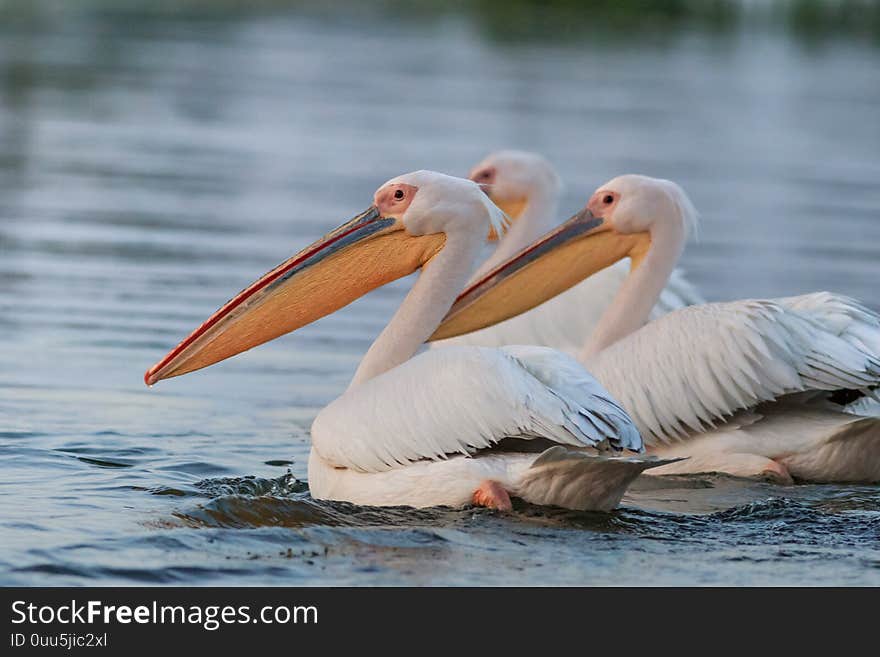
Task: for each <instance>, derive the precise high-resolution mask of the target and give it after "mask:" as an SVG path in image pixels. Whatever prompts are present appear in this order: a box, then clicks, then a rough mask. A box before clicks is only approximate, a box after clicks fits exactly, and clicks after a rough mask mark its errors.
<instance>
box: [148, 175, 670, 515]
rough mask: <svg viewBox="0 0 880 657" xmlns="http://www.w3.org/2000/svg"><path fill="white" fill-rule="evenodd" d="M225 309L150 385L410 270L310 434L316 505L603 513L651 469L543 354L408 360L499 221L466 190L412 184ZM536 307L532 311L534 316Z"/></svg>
mask: <svg viewBox="0 0 880 657" xmlns="http://www.w3.org/2000/svg"><path fill="white" fill-rule="evenodd" d="M373 201H374V202H373V205H372V206H371V207H370V208H369V209H368V210H367V211H365V212H363V213H361V214H360V215H358V216H356V217H355V218H353V219H352V220H351V221H349V222H347V223H345V224H343V225H342V226H340V227H339V228H338V229H336V230H334V231H332V232H331V233H329V234H328V235H326V236H325V237H323V238H321V239H320V240H318V241H317V242H315V243H314V244H312V245H311V246H309V247H308V248H306V249H304V250H303V251H301V252H300V253H298V254H296V255H295V256H293V257H292V258H290V259H288V260H287V261H285V262H284V263H282V264H281V265H279V266H278V267H276V268H275V269H273V270H271V271H270V272H268V273H267V274H266V275H264V276H263V277H261V278H260V279H258V280H257V281H256V282H255V283H253V284H252V285H251V286H249V287H248V288H246V289H245V290H243V291H242V292H241V293H239V294H238V295H236V296H235V297H234V298H233V299H232V300H231V301H229V302H228V303H227V304H226V305H225V306H223V307H222V308H220V310H218V311H217V312H216V313H215V314H214V315H212V316H211V317H210V318H209V319H208V320H207V321H206V322H205V323H204V324H203V325H202V326H201V327H199V328H198V329H196V330H195V331H194V332H193V333H192V334H191V335H190V336H189V337H187V338H186V339H185V340H184V341H183V342H181V343H180V345H178V346H177V347H176V348H175V349H173V350H172V351H171V352H169V354H168V355H167V356H166V357H165V358H163V359H162V360H161V361H160V362H159V363H157V364H156V365H155V366H154V367H152V368H151V369H150V370H149V371H148V372H147V374H146V376H145V380H146V382H147V383H148V384H152V383H155V382H157V381H159V380H161V379H164V378H169V377H173V376H178V375H181V374H184V373H186V372H190V371H193V370H196V369H199V368H203V367H206V366H208V365H211V364H212V363H215V362H218V361H220V360H222V359H224V358H228V357H230V356H233V355H235V354H238V353H240V352H242V351H244V350H246V349H250V348H252V347H255V346H257V345H259V344H262V343H263V342H266V341H268V340H271V339H273V338H275V337H278V336H280V335H282V334H285V333H288V332H290V331H292V330H295V329H297V328H299V327H301V326H304V325H306V324H309V323H311V322H313V321H315V320H317V319H319V318H320V317H323V316H325V315H327V314H329V313H331V312H335V311H336V310H338V309H339V308H342V307H343V306H345V305H346V304H348V303H350V302H351V301H353V300H354V299H356V298H358V297H359V296H361V295H363V294H366V293H367V292H369V291H370V290H372V289H374V288H376V287H379V286H381V285H384V284H385V283H387V282H389V281H391V280H394V279H397V278H400V277H402V276H405V275H408V274H410V273H412V272H413V271H415V270H417V269H419V270H420V274H419V276H418V279H417V280H416V282H415V284H414V285H413V287H412V289H411V290H410V292H409V293H408V295H407V296H406V298H405V300H404V301H403V303H402V304H401V306H400V307H399V309H398V310H397V312H396V313H395V315H394V317H393V318H392V320H391V321H390V322H389V324H388V325H387V326H386V327H385V329H384V330H383V331H382V332H381V334H380V335H379V336H378V338H377V339H376V340H375V342H374V343H373V344H372V346H371V347H370V349H369V350H368V352H367V353H366V355H365V356H364V358H363V360H362V361H361V363H360V365H359V367H358V369H357V371H356V373H355V375H354V378H353V380H352V382H351V385H350V386H349V388H348V389H347V390H346V391H345V392H344V393H343V394H342V395H341V396H340V397H338V398H337V399H335V400H334V401H333V402H331V403H330V404H329V405H328V406H327V407H326V408H324V409H323V410H322V411H321V412H320V413H319V414H318V416H317V417H316V418H315V420H314V423H313V425H312V431H311V439H312V447H311V452H310V455H309V464H308V471H309V487H310V490H311V493H312V495H313V496H314V497H316V498H320V499H328V500H341V501H347V502H353V503H356V504H363V505H376V506H389V505H393V506H398V505H406V506H413V507H425V506H435V505H449V506H461V505H465V504H470V503H476V504H482V505H485V506H490V507H494V508H499V509H509V508H510V505H511V503H510V497H511V496H513V497H519V498H522V499H524V500H526V501H528V502H532V503H537V504H553V505H557V506H562V507H567V508H572V509H595V510H609V509H611V508H613V507H614V506H616V505H617V504H618V502H619V501H620V498H621V496H622V495H623V492H624V491H625V489H626V487H627V486H628V485H629V483H630V482H631V481H632V480H633V479H634V478H635V477H637V476H638V475H639V473H641V472H642V471H643V470H645V469H646V468H649V467H652V466H656V465H660V464H662V463H664V462H663V461H658V460H656V459H653V458H645V457H642V456H638V455H635V456H620V457H618V456H609V455H608V454H606V453H605V452H617V451H621V450H629V451H631V452H634V453H638V452H640V451H642V449H643V446H642V441H641V437H640V435H639V433H638V430H637V429H636V428H635V426H634V424H633V423H632V421H631V419H630V418H629V417H628V416H627V414H626V413H625V412H624V411H623V410H622V409H621V407H620V406H619V405H618V404H617V403H616V402H615V401H614V400H613V399H612V398H611V396H610V395H608V394H607V393H606V392H605V390H604V389H603V388H602V386H601V385H599V384H598V383H597V382H596V380H595V379H594V378H593V377H592V376H590V374H589V373H588V372H587V371H586V370H585V369H584V368H583V367H582V366H581V365H580V364H579V363H578V362H577V361H576V360H575V359H574V358H572V357H570V356H567V355H565V354H562V353H560V352H558V351H555V350H553V349H550V348H547V347H541V346H536V347H523V346H519V347H504V348H500V349H497V348H485V347H465V346H459V347H454V348H449V349H442V350H430V351H426V352H424V353H420V354H417V352H418V351H419V349H420V348H421V347H422V346H423V344H424V343H425V341H426V340H427V339H428V337H429V336H431V334H432V333H434V331H435V330H436V329H437V327H438V326H439V324H440V322H441V321H442V319H443V317H444V315H445V314H446V313H447V311H448V310H449V309H450V307H451V306H452V304H453V302H454V301H455V298H456V296H457V294H458V292H459V291H460V290H461V289H462V287H463V286H464V285H465V283H466V281H467V280H468V277H469V275H470V274H471V272H472V271H473V269H474V267H475V265H476V259H477V257H478V253H479V251H480V248H481V246H482V243H483V241H484V239H485V235H486V234H487V233H488V232H489V231H493V232H496V233H500V232H501V231H502V230H503V229H504V226H503V216H502V214H501V213H500V211H499V210H498V209H497V208H496V207H495V206H494V205H493V204H492V203H491V201H490V200H489V199H488V197H486V196H485V194H483V193H482V191H481V190H480V188H479V187H478V186H477V185H476V184H475V183H473V182H472V181H468V180H462V179H458V178H452V177H450V176H445V175H442V174H438V173H433V172H428V171H420V172H415V173H411V174H406V175H404V176H400V177H398V178H394V179H392V180H390V181H388V182H387V183H386V184H384V185H383V186H382V187H380V188H379V190H378V191H377V192H376V194H375V195H374V199H373ZM541 300H543V299H534V300H533V301H534V302H535V303H538V302H540V301H541Z"/></svg>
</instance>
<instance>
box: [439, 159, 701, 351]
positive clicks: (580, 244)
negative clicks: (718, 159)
mask: <svg viewBox="0 0 880 657" xmlns="http://www.w3.org/2000/svg"><path fill="white" fill-rule="evenodd" d="M696 221H697V213H696V210H695V209H694V206H693V204H692V203H691V201H690V199H688V197H687V196H686V195H685V193H684V191H683V190H682V189H681V187H679V186H678V185H676V184H675V183H673V182H671V181H669V180H661V179H658V178H650V177H647V176H640V175H624V176H618V177H617V178H614V179H612V180H609V181H608V182H607V183H605V184H604V185H602V186H600V187H599V188H598V189H597V190H596V191H595V192H594V193H593V194H592V196H591V197H590V199H589V201H588V202H587V205H586V206H585V207H584V208H583V209H582V210H580V211H579V212H577V213H576V214H575V215H574V216H572V217H571V218H570V219H569V220H568V221H566V222H565V223H563V224H562V225H561V226H559V227H557V228H555V229H554V230H552V231H550V232H549V233H547V234H545V235H544V236H542V237H541V238H539V239H538V240H537V241H536V242H534V243H533V244H531V245H529V246H527V247H526V248H524V249H522V250H521V251H520V252H519V253H517V254H515V255H514V256H512V257H511V258H510V259H508V260H507V261H505V262H503V263H501V264H500V265H498V266H497V267H495V268H494V269H492V270H490V271H489V272H487V273H486V274H485V275H484V276H483V277H482V278H480V279H479V280H477V281H475V282H473V283H472V284H471V285H470V286H469V287H468V288H467V289H466V290H465V291H464V292H462V294H461V295H460V296H459V297H458V299H457V300H456V302H455V304H454V305H453V306H452V308H451V309H450V311H449V313H448V314H447V316H446V318H445V319H444V321H443V323H442V324H441V325H440V326H439V327H438V328H437V330H436V331H435V332H434V334H433V335H432V336H431V339H432V340H440V339H445V338H450V337H454V336H456V335H462V334H464V333H470V332H471V331H476V330H479V329H481V328H485V327H486V326H491V325H492V324H496V323H498V322H501V321H504V320H505V319H509V318H510V317H513V316H515V315H518V314H520V313H523V312H526V311H528V310H531V309H532V308H534V307H535V306H536V305H538V304H540V303H543V301H544V300H546V299H550V298H552V297H554V296H556V295H557V294H560V293H562V292H564V291H565V290H567V289H569V288H570V287H572V286H573V285H576V284H577V283H579V282H580V281H582V280H584V279H585V278H587V277H589V276H591V275H592V274H594V273H596V272H597V271H600V270H602V269H604V268H606V267H608V266H610V265H612V264H614V263H615V262H617V261H619V260H622V259H623V258H627V257H628V258H630V259H631V261H632V267H633V269H635V268H637V267H639V266H640V265H641V263H642V262H643V261H644V258H645V256H646V255H647V253H648V250H649V249H650V247H651V244H652V241H653V240H655V239H659V238H660V237H661V235H662V236H664V237H666V236H668V235H670V233H671V234H672V235H673V239H672V240H668V241H670V242H674V243H676V244H677V243H679V242H680V243H681V244H682V245H683V244H684V240H685V239H686V236H687V234H688V232H690V231H692V230H693V229H694V228H695V226H696Z"/></svg>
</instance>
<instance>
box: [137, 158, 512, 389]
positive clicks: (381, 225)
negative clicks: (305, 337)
mask: <svg viewBox="0 0 880 657" xmlns="http://www.w3.org/2000/svg"><path fill="white" fill-rule="evenodd" d="M503 225H504V218H503V215H502V213H501V212H500V210H498V209H497V208H496V207H495V206H494V205H493V204H492V202H491V201H490V200H489V199H488V197H487V196H486V195H485V194H484V193H483V192H482V190H481V189H480V187H479V186H478V185H477V184H476V183H474V182H472V181H470V180H464V179H461V178H454V177H452V176H446V175H443V174H440V173H435V172H433V171H415V172H413V173H408V174H405V175H402V176H398V177H396V178H392V179H391V180H389V181H388V182H386V183H385V184H384V185H382V186H381V187H379V189H378V190H376V193H375V194H374V196H373V204H372V205H371V206H370V207H369V208H367V209H366V210H364V211H363V212H361V213H360V214H358V215H356V216H355V217H354V218H352V219H351V220H349V221H347V222H346V223H344V224H342V225H341V226H339V227H338V228H336V229H335V230H333V231H331V232H329V233H327V234H326V235H325V236H324V237H322V238H321V239H319V240H318V241H316V242H314V243H313V244H311V245H310V246H308V247H306V248H305V249H303V250H302V251H300V252H299V253H297V254H296V255H294V256H292V257H290V258H288V259H287V260H285V261H284V262H282V263H281V264H280V265H278V266H277V267H275V268H274V269H272V270H271V271H269V272H267V273H266V274H265V275H263V276H262V277H260V278H259V279H258V280H256V281H255V282H254V283H252V284H251V285H249V286H248V287H246V288H245V289H244V290H242V291H241V292H239V293H238V294H237V295H236V296H235V297H233V298H232V299H231V300H230V301H228V302H227V303H226V304H225V305H224V306H222V307H221V308H220V309H219V310H217V312H215V313H214V314H213V315H211V317H209V318H208V319H207V320H206V321H205V322H204V323H203V324H202V325H201V326H200V327H198V328H197V329H196V330H194V331H193V332H192V333H191V334H190V335H189V336H187V337H186V338H185V339H184V340H183V341H182V342H181V343H180V344H179V345H177V347H175V348H174V349H172V350H171V351H170V352H168V354H167V355H166V356H165V357H164V358H163V359H162V360H160V361H159V362H158V363H156V364H155V365H154V366H153V367H151V368H150V369H149V370H148V371H147V373H146V374H145V376H144V381H145V382H146V383H147V384H148V385H152V384H153V383H156V382H157V381H160V380H161V379H167V378H169V377H173V376H179V375H181V374H185V373H187V372H192V371H193V370H197V369H201V368H203V367H207V366H208V365H212V364H214V363H217V362H219V361H221V360H224V359H226V358H229V357H230V356H234V355H236V354H238V353H241V352H242V351H245V350H247V349H250V348H252V347H255V346H257V345H260V344H262V343H264V342H268V341H269V340H272V339H274V338H277V337H279V336H281V335H284V334H285V333H289V332H290V331H293V330H296V329H298V328H300V327H302V326H305V325H307V324H311V323H312V322H314V321H316V320H318V319H320V318H321V317H324V316H326V315H329V314H330V313H333V312H335V311H336V310H338V309H340V308H342V307H343V306H346V305H348V304H349V303H351V302H352V301H354V300H355V299H357V298H359V297H361V296H363V295H364V294H366V293H367V292H369V291H370V290H373V289H375V288H377V287H380V286H382V285H385V284H386V283H389V282H391V281H393V280H396V279H398V278H401V277H403V276H407V275H409V274H411V273H412V272H413V271H415V270H416V269H418V268H420V267H422V266H423V265H425V264H426V263H428V262H429V261H430V260H431V259H432V258H433V257H434V256H435V255H436V254H437V253H439V252H440V250H441V249H442V248H443V246H444V245H445V243H446V240H447V237H449V238H451V237H453V236H455V238H462V239H467V240H473V241H474V242H481V241H482V240H483V239H484V236H485V235H486V233H487V232H488V231H493V230H494V231H499V232H500V231H501V230H503Z"/></svg>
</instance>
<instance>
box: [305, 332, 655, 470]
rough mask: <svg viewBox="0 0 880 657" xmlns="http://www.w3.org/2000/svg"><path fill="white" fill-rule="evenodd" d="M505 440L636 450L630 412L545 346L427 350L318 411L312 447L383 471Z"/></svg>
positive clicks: (336, 461)
mask: <svg viewBox="0 0 880 657" xmlns="http://www.w3.org/2000/svg"><path fill="white" fill-rule="evenodd" d="M506 437H521V438H537V437H541V438H546V439H549V440H551V441H553V442H555V443H558V444H561V445H568V446H571V447H592V446H600V447H602V446H603V445H606V444H607V445H610V446H612V447H615V448H627V449H632V450H637V451H640V450H641V449H642V443H641V438H640V437H639V434H638V431H637V430H636V429H635V426H634V425H633V424H632V421H631V420H630V419H629V417H628V416H627V414H626V413H625V412H624V411H623V410H622V409H621V408H620V406H618V405H617V403H616V402H614V401H613V400H612V399H611V396H610V395H609V394H608V393H607V392H606V391H605V390H604V388H602V386H601V385H600V384H599V383H598V382H597V381H596V380H595V379H594V378H593V377H591V376H590V375H589V374H588V373H587V372H586V370H584V368H583V366H581V365H580V364H579V363H578V362H577V361H575V360H574V359H573V358H571V357H569V356H566V355H564V354H561V353H559V352H557V351H554V350H552V349H547V348H545V347H507V348H504V349H489V348H483V347H449V348H447V349H436V350H431V351H427V352H424V353H422V354H419V355H418V356H416V357H414V358H412V359H410V360H409V361H407V362H406V363H404V364H402V365H400V366H398V367H396V368H394V369H393V370H389V371H388V372H385V373H384V374H382V375H380V376H378V377H376V378H374V379H372V380H370V381H368V382H366V383H364V384H362V385H359V386H357V387H355V388H352V389H350V390H348V391H347V392H346V393H345V394H343V395H342V396H341V397H339V398H338V399H336V400H335V401H333V402H332V403H331V404H330V405H328V406H327V407H326V408H325V409H324V410H322V411H321V412H320V413H319V414H318V417H317V418H315V422H314V424H313V425H312V443H313V445H314V448H315V449H316V450H317V452H318V453H319V454H320V456H321V458H322V459H324V460H325V461H327V462H329V463H331V464H333V465H334V466H337V467H346V468H351V469H355V470H358V471H362V472H382V471H387V470H391V469H394V468H397V467H400V466H405V465H408V464H410V463H413V462H415V461H419V460H423V459H430V460H438V459H445V458H448V457H449V456H450V455H454V454H466V455H467V454H472V453H474V452H475V451H477V450H480V449H485V448H489V447H491V446H492V445H494V444H496V443H497V442H498V441H500V440H502V439H503V438H506Z"/></svg>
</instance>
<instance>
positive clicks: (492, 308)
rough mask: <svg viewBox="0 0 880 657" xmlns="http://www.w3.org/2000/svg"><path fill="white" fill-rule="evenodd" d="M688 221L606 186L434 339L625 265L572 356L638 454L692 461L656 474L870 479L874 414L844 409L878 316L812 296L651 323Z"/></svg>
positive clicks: (879, 446) (879, 437)
mask: <svg viewBox="0 0 880 657" xmlns="http://www.w3.org/2000/svg"><path fill="white" fill-rule="evenodd" d="M696 216H697V215H696V211H695V210H694V207H693V205H692V204H691V202H690V200H689V199H688V198H687V196H686V195H685V194H684V192H683V191H682V189H681V188H680V187H679V186H678V185H676V184H675V183H673V182H670V181H667V180H657V179H653V178H647V177H644V176H635V175H628V176H621V177H618V178H615V179H613V180H611V181H610V182H608V183H606V184H605V185H603V186H602V187H600V188H599V189H598V190H597V191H596V192H595V194H593V196H592V197H591V198H590V201H589V203H588V204H587V206H586V208H585V209H584V210H582V211H581V212H580V213H578V214H577V215H575V216H574V217H572V219H570V220H569V221H568V222H566V223H565V224H563V225H562V226H561V227H560V228H558V229H557V230H555V231H552V232H551V233H549V234H548V235H547V236H545V237H544V238H542V239H541V240H539V241H538V242H537V243H536V244H535V245H532V246H531V247H529V248H528V249H526V250H525V251H523V252H521V253H520V254H518V255H516V256H514V258H512V259H511V260H509V261H508V262H507V263H503V264H501V265H499V266H498V267H496V268H495V269H493V270H492V271H490V272H488V273H487V274H486V275H485V276H484V277H483V278H482V279H481V280H479V281H476V282H475V283H474V284H473V285H471V286H470V287H469V288H468V289H467V290H465V292H464V293H463V294H462V295H461V297H460V298H459V300H458V301H457V302H456V304H455V305H454V306H453V308H452V310H451V311H450V313H449V315H448V317H447V319H446V320H445V321H444V323H443V324H442V325H441V327H440V328H439V329H438V331H437V332H436V333H435V335H434V336H433V337H434V338H437V339H442V338H444V337H446V336H447V335H455V334H459V333H461V332H463V331H468V330H472V329H478V328H481V327H482V326H486V325H490V324H492V323H493V322H496V321H499V320H503V319H505V318H506V317H509V316H510V315H511V313H515V312H521V311H524V310H527V309H528V308H530V307H531V300H532V299H535V298H540V297H542V296H543V297H547V296H551V295H552V294H554V293H558V292H559V291H561V290H565V289H567V288H568V287H570V286H571V285H574V284H575V283H577V281H579V280H580V279H581V278H582V277H583V276H588V275H589V274H590V273H592V272H594V271H597V270H599V269H601V268H602V267H605V266H607V265H608V263H609V262H613V261H616V260H619V259H620V258H623V257H626V256H629V257H631V258H632V261H633V269H632V272H631V273H630V274H629V276H628V277H627V280H626V281H625V283H624V284H623V286H622V287H621V288H620V291H619V292H618V294H617V296H616V297H615V299H614V301H613V303H612V304H611V305H610V306H609V307H608V309H607V310H606V311H605V312H604V313H603V315H602V318H601V320H600V321H599V324H598V326H597V327H596V329H595V330H594V331H593V332H592V333H591V334H590V335H589V336H584V337H585V343H584V344H583V345H582V349H581V352H580V354H579V360H580V362H581V363H583V364H584V365H585V366H586V367H588V368H589V369H590V371H591V372H592V373H593V374H594V375H595V377H596V378H597V379H598V380H599V381H600V382H601V383H602V384H603V385H604V386H605V387H606V388H607V389H608V390H609V391H610V392H611V393H612V395H614V397H615V398H616V399H618V400H619V401H620V402H621V405H622V406H623V407H624V408H625V409H626V410H627V411H628V412H629V413H630V415H631V416H632V417H633V419H634V420H635V421H636V424H637V426H638V427H639V429H640V431H641V433H642V436H643V437H644V440H645V443H646V445H647V447H648V452H649V453H651V454H654V455H657V456H660V457H673V456H678V457H683V456H686V457H689V458H688V459H687V460H683V461H680V462H677V463H675V464H672V465H667V466H665V467H662V468H657V469H656V470H652V471H651V474H672V473H691V472H726V473H729V474H733V475H739V476H761V475H763V476H770V477H771V478H773V479H775V480H777V481H780V482H786V483H787V482H791V481H792V479H798V480H807V481H838V482H843V481H878V480H880V418H877V417H859V416H857V415H854V414H851V413H846V412H843V410H842V409H843V406H844V405H845V404H847V403H849V402H850V401H852V400H853V399H855V398H859V397H864V396H867V397H872V396H873V397H876V396H877V394H878V392H877V389H878V385H880V316H878V315H877V314H876V313H874V312H872V311H870V310H868V309H867V308H865V307H864V306H862V305H861V304H859V303H858V302H856V301H854V300H852V299H849V298H846V297H842V296H838V295H834V294H829V293H827V292H819V293H815V294H807V295H804V296H798V297H790V298H785V299H763V300H761V299H755V300H743V301H733V302H729V303H711V304H703V305H698V306H690V307H687V308H682V309H680V310H676V311H674V312H671V313H669V314H667V315H664V316H663V317H660V318H659V319H656V320H654V321H652V322H650V323H646V322H648V319H649V317H650V315H651V309H652V308H653V306H654V304H655V303H656V302H657V298H658V296H659V295H660V294H661V293H662V290H663V286H664V285H665V283H666V280H667V278H668V276H669V274H670V272H672V270H673V267H674V266H675V264H676V262H677V260H678V258H679V255H680V254H681V252H682V250H683V248H684V244H685V240H686V237H687V234H688V231H689V230H690V229H692V228H693V225H694V223H695V222H696ZM597 219H598V220H600V221H601V222H602V223H601V225H600V226H598V227H592V226H594V222H595V221H596V220H597ZM551 255H553V256H554V257H553V258H550V256H551Z"/></svg>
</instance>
